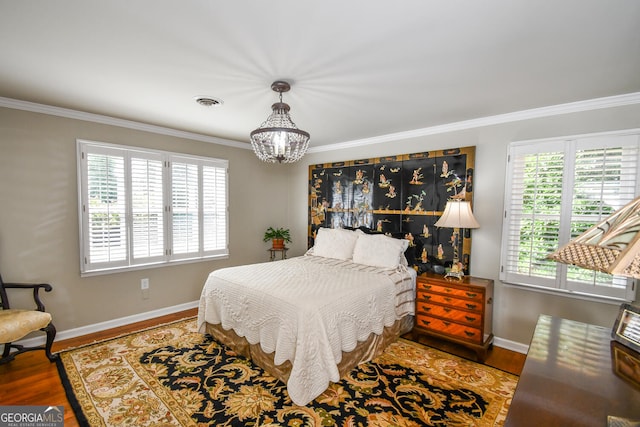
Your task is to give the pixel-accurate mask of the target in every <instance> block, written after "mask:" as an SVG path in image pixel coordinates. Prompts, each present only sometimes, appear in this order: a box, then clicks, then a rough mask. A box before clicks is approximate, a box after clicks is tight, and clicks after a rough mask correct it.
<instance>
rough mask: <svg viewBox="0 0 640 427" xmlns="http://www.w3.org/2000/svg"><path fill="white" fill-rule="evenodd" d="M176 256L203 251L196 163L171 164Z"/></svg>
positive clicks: (174, 248)
mask: <svg viewBox="0 0 640 427" xmlns="http://www.w3.org/2000/svg"><path fill="white" fill-rule="evenodd" d="M171 179H172V181H171V191H172V195H173V197H172V206H171V214H172V215H171V217H172V231H173V254H174V255H191V254H197V253H198V252H199V250H200V224H199V205H200V203H199V202H200V198H199V194H198V193H199V192H200V179H199V167H198V165H195V164H189V163H183V162H177V161H175V160H174V161H173V162H172V164H171Z"/></svg>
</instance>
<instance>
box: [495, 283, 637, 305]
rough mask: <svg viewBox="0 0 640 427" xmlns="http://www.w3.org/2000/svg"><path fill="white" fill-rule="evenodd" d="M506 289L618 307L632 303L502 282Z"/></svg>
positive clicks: (613, 298) (620, 299) (563, 290)
mask: <svg viewBox="0 0 640 427" xmlns="http://www.w3.org/2000/svg"><path fill="white" fill-rule="evenodd" d="M502 283H503V284H504V285H505V286H506V287H508V288H515V289H521V290H524V291H531V292H539V293H543V294H548V295H554V296H559V297H564V298H573V299H580V300H584V301H591V302H599V303H603V304H611V305H620V304H622V303H624V302H632V301H629V300H626V299H624V298H615V297H608V296H603V295H593V294H586V293H582V292H576V291H569V290H566V289H551V288H547V287H544V286H535V285H529V284H522V283H509V282H504V281H503V282H502Z"/></svg>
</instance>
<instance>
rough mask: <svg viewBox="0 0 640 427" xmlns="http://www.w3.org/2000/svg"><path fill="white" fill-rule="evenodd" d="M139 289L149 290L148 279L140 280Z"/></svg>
mask: <svg viewBox="0 0 640 427" xmlns="http://www.w3.org/2000/svg"><path fill="white" fill-rule="evenodd" d="M140 289H142V290H145V289H149V279H142V280H140Z"/></svg>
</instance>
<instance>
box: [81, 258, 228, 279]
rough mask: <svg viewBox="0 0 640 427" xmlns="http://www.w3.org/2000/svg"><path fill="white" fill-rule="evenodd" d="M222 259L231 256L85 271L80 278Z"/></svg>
mask: <svg viewBox="0 0 640 427" xmlns="http://www.w3.org/2000/svg"><path fill="white" fill-rule="evenodd" d="M220 259H229V254H223V255H212V256H207V257H203V258H187V259H178V260H174V261H163V262H154V263H150V264H139V265H131V266H126V267H115V268H107V269H103V270H91V271H84V272H81V273H80V277H92V276H102V275H105V274H113V273H125V272H128V271H138V270H150V269H154V268H162V267H171V266H174V265H182V264H193V263H197V262H205V261H215V260H220Z"/></svg>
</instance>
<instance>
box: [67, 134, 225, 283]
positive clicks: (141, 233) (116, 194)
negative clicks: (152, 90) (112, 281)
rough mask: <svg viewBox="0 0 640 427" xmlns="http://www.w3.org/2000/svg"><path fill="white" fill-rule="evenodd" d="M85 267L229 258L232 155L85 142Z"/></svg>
mask: <svg viewBox="0 0 640 427" xmlns="http://www.w3.org/2000/svg"><path fill="white" fill-rule="evenodd" d="M78 159H79V167H78V173H79V175H78V176H79V179H78V182H79V193H80V198H79V199H80V217H81V224H80V243H81V247H82V251H81V272H82V273H83V274H91V273H96V272H101V271H108V270H120V269H123V268H131V267H136V266H143V265H155V264H159V263H170V262H176V261H180V260H186V259H188V260H193V259H199V258H206V257H221V256H222V257H226V256H228V229H227V227H228V218H227V216H228V215H227V205H228V203H227V201H228V195H227V167H228V162H227V161H225V160H218V159H210V158H205V157H196V156H184V155H178V154H174V153H167V152H161V151H154V150H143V149H138V148H135V149H134V148H131V147H122V146H116V145H110V144H102V143H94V142H89V141H78Z"/></svg>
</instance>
